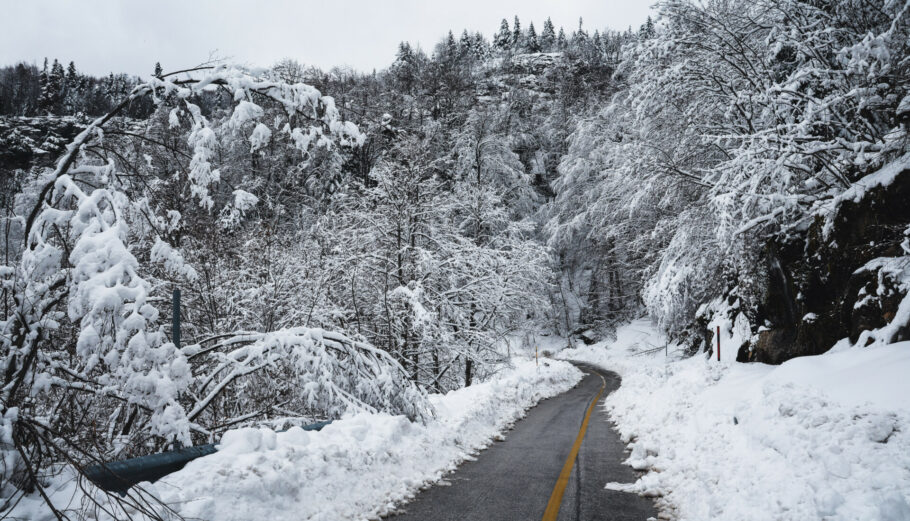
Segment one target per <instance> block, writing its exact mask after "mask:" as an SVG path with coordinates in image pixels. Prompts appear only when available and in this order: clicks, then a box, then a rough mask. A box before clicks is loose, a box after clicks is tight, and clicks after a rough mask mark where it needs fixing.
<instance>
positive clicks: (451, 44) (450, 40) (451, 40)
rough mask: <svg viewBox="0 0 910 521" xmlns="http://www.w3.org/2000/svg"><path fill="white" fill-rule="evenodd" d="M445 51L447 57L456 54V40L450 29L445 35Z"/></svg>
mask: <svg viewBox="0 0 910 521" xmlns="http://www.w3.org/2000/svg"><path fill="white" fill-rule="evenodd" d="M446 53H447V54H448V55H449V57H453V56H458V42H456V41H455V34H453V33H452V31H451V30H450V31H449V34H448V35H446Z"/></svg>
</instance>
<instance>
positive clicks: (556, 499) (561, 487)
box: [543, 371, 607, 521]
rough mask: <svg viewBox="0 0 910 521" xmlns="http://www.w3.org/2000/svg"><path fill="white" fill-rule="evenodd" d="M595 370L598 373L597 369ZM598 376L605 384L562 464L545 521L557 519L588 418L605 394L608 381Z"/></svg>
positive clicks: (586, 415)
mask: <svg viewBox="0 0 910 521" xmlns="http://www.w3.org/2000/svg"><path fill="white" fill-rule="evenodd" d="M594 372H595V373H597V371H594ZM597 376H599V377H600V380H601V382H603V384H601V386H600V391H598V392H597V396H595V397H594V400H592V401H591V405H589V406H588V412H587V413H586V414H585V420H584V421H583V422H581V429H579V430H578V436H577V437H576V438H575V444H574V445H572V452H570V453H569V457H568V459H566V463H565V465H563V466H562V472H560V473H559V479H557V480H556V486H555V487H554V488H553V493H552V494H550V501H549V502H548V503H547V509H546V510H545V511H544V513H543V521H556V517H557V516H558V515H559V507H560V505H562V496H563V494H565V492H566V486H567V485H568V484H569V476H571V475H572V467H574V466H575V458H577V457H578V451H579V449H581V442H582V441H584V439H585V432H586V431H587V430H588V420H590V419H591V412H592V411H593V410H594V406H595V405H597V400H599V399H600V395H601V394H603V392H604V388H605V387H606V386H607V381H606V380H604V377H603V375H602V374H600V373H597Z"/></svg>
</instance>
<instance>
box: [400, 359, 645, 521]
mask: <svg viewBox="0 0 910 521" xmlns="http://www.w3.org/2000/svg"><path fill="white" fill-rule="evenodd" d="M578 367H579V368H580V369H581V370H583V371H584V372H585V373H586V374H585V377H584V379H583V380H582V381H581V382H579V384H578V386H576V387H575V388H574V389H570V390H569V391H567V392H565V393H563V394H561V395H559V396H555V397H553V398H550V399H548V400H544V401H542V402H540V403H539V404H538V405H537V406H536V407H534V408H532V409H531V410H530V411H528V415H527V416H526V417H525V418H524V419H522V420H521V421H519V422H518V423H516V424H515V428H514V429H513V430H511V431H509V432H507V433H506V434H505V436H506V439H505V441H502V442H494V444H493V445H492V446H490V447H489V448H488V449H486V450H484V451H482V452H481V453H480V454H478V455H477V460H476V461H469V462H466V463H464V464H463V465H462V466H461V467H459V468H458V470H456V471H455V472H453V473H452V474H450V475H449V476H447V477H446V481H448V482H449V483H450V485H448V486H447V485H445V484H440V485H436V486H433V487H431V488H428V489H426V490H424V491H422V492H421V493H419V494H418V495H417V497H416V498H415V499H414V501H412V502H411V503H408V504H406V505H403V506H402V507H401V509H400V511H399V513H398V514H396V515H393V516H390V517H389V518H387V521H449V520H451V521H456V520H457V521H536V520H543V521H594V520H622V521H632V520H635V521H645V520H647V519H648V518H649V517H656V515H657V513H656V511H655V510H654V505H653V503H652V502H651V501H650V500H647V499H644V498H641V497H639V496H637V495H635V494H628V493H624V492H617V491H612V490H606V489H605V488H604V485H605V484H606V483H608V482H611V481H616V482H620V483H631V482H632V481H634V480H635V479H636V475H635V472H634V471H633V470H632V469H631V468H629V467H628V466H626V465H623V464H622V461H623V460H625V458H626V455H625V454H624V453H623V451H624V448H625V446H624V445H623V443H622V442H621V441H620V440H619V435H618V434H617V433H616V431H614V430H613V429H612V427H611V424H610V422H609V420H608V417H607V414H606V412H604V411H603V408H602V407H601V405H602V404H603V400H604V398H605V397H606V396H607V395H608V394H609V393H611V392H613V391H614V390H615V389H616V388H618V387H619V383H620V378H619V376H618V375H617V374H616V373H613V372H610V371H605V370H603V369H600V368H596V367H593V366H589V365H583V364H578ZM601 391H602V392H601ZM598 393H600V396H599V397H598V399H597V404H596V406H595V407H593V408H592V407H591V405H592V401H593V400H594V398H595V397H596V396H598ZM589 410H590V411H591V412H590V419H589V421H588V422H585V418H586V416H587V415H588V411H589ZM583 425H586V429H584V437H583V438H582V439H580V440H579V433H580V431H581V430H582V427H583ZM578 442H580V444H579V443H578ZM573 447H575V451H577V455H576V456H575V457H574V458H571V455H572V453H573ZM570 458H571V459H570ZM560 475H562V477H563V479H562V483H560ZM566 478H568V479H566ZM560 489H562V491H563V493H562V497H561V498H559V497H558V490H560ZM554 490H556V491H557V492H554ZM557 506H558V511H557V508H556V507H557Z"/></svg>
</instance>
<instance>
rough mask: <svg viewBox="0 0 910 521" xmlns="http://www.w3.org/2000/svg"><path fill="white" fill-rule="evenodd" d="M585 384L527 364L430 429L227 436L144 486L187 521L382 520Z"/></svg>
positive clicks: (70, 485) (550, 364)
mask: <svg viewBox="0 0 910 521" xmlns="http://www.w3.org/2000/svg"><path fill="white" fill-rule="evenodd" d="M581 378H582V373H581V371H579V370H578V369H576V368H575V367H574V366H572V365H570V364H568V363H566V362H563V361H558V360H543V361H541V362H540V365H539V367H538V366H536V365H535V362H534V360H523V361H521V362H518V363H516V364H515V367H514V368H512V369H508V370H505V371H503V372H502V373H500V374H498V375H496V376H495V377H494V378H492V379H490V380H489V381H486V382H483V383H478V384H475V385H472V386H470V387H465V388H462V389H458V390H455V391H451V392H449V393H447V394H445V395H439V394H434V395H431V396H430V398H431V400H432V402H433V405H434V407H435V409H436V417H435V418H434V419H433V420H430V421H429V422H428V423H427V424H426V425H423V424H421V423H418V422H411V421H409V420H408V419H407V418H406V417H404V416H393V415H390V414H386V413H374V414H370V413H360V414H354V415H350V416H348V417H345V418H344V419H341V420H338V421H335V422H334V423H332V424H330V425H328V426H326V427H325V428H323V429H322V430H321V431H319V432H307V431H304V430H302V429H300V428H292V429H290V430H288V431H285V432H275V431H273V430H270V429H256V428H244V429H237V430H233V431H229V432H227V433H226V434H225V435H224V437H223V438H222V440H221V443H220V445H219V450H218V452H216V453H215V454H212V455H210V456H206V457H203V458H199V459H197V460H194V461H192V462H190V463H189V464H188V465H187V466H186V467H184V468H183V470H181V471H179V472H176V473H174V474H171V475H169V476H167V477H165V478H163V479H161V480H160V481H158V482H156V483H154V484H149V483H145V484H142V485H140V486H141V487H142V488H144V489H145V490H146V491H148V492H149V493H151V494H153V495H154V496H156V497H157V498H160V500H161V501H163V502H164V503H165V504H167V505H168V506H169V507H170V508H173V509H174V510H175V512H176V513H177V514H179V515H180V516H183V517H184V518H187V519H217V520H219V521H229V520H238V521H249V520H251V519H269V520H272V521H277V520H282V519H288V520H291V519H293V520H295V521H299V520H312V521H317V520H324V521H340V520H348V519H349V520H361V519H376V518H378V517H379V516H380V515H383V514H386V513H389V512H391V511H393V510H394V509H395V508H397V506H398V505H400V504H401V503H403V502H405V501H407V500H408V499H410V498H412V497H414V495H415V494H416V493H417V492H418V491H419V490H420V489H421V488H423V487H426V486H428V485H430V484H432V483H435V482H438V481H440V480H443V479H444V477H445V475H446V474H447V473H448V472H450V471H452V470H454V469H455V468H456V467H457V466H458V464H460V463H461V462H463V461H466V460H470V459H472V458H473V457H474V455H475V454H476V453H477V452H478V451H480V450H481V449H483V448H485V447H486V446H487V445H489V443H491V441H492V440H493V439H494V438H501V435H502V434H503V433H504V431H507V430H508V429H509V428H510V427H511V426H512V425H513V424H514V423H515V422H516V421H517V420H519V419H520V418H522V417H523V416H524V415H525V412H526V411H527V410H528V409H529V408H530V407H532V406H534V405H535V404H536V403H537V402H539V401H540V400H543V399H545V398H549V397H551V396H555V395H557V394H560V393H562V392H564V391H566V390H568V389H570V388H572V387H573V386H575V385H576V384H577V383H578V381H579V380H581ZM51 490H52V492H54V498H55V502H56V504H57V507H58V508H60V507H66V508H69V509H79V508H82V505H83V502H84V497H83V496H82V495H81V493H77V491H78V487H77V485H76V483H75V481H74V480H72V478H71V474H65V476H64V477H61V478H60V479H59V480H58V482H57V483H55V484H52V486H51ZM91 490H92V491H94V489H91ZM94 492H96V493H97V491H94ZM99 497H101V496H100V495H99ZM158 510H159V511H160V510H161V508H160V507H159V509H158ZM13 514H14V515H13V517H16V516H19V517H22V518H27V519H32V520H35V521H39V520H44V519H48V520H50V519H53V516H52V515H51V514H50V513H49V512H47V510H46V507H45V506H44V505H43V504H42V503H41V501H40V498H39V497H38V496H37V495H32V496H28V497H26V498H25V499H24V500H23V501H22V502H21V503H20V505H19V506H18V507H17V510H16V511H15V512H14V513H13ZM95 514H101V515H99V517H98V519H109V517H107V518H106V517H105V516H104V515H103V513H102V512H95ZM130 514H131V515H133V516H135V517H134V518H136V519H141V516H137V515H136V512H130ZM121 515H123V514H122V513H121ZM114 517H115V518H116V517H117V516H114Z"/></svg>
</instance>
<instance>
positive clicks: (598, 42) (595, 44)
mask: <svg viewBox="0 0 910 521" xmlns="http://www.w3.org/2000/svg"><path fill="white" fill-rule="evenodd" d="M591 48H592V50H593V51H594V55H595V57H596V59H597V60H600V58H601V56H603V53H604V45H603V40H602V39H601V38H600V31H597V30H595V31H594V37H593V38H591Z"/></svg>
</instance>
